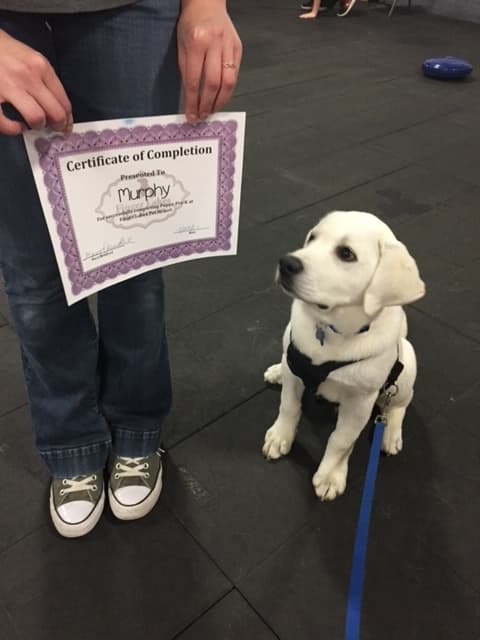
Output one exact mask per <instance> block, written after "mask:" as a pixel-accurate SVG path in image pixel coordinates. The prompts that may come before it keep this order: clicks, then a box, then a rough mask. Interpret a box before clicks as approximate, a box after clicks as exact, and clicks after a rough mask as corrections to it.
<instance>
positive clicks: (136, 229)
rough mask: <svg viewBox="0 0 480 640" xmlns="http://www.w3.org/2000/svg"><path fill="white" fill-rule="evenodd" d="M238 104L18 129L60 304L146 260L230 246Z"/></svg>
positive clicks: (152, 263) (238, 172) (233, 241)
mask: <svg viewBox="0 0 480 640" xmlns="http://www.w3.org/2000/svg"><path fill="white" fill-rule="evenodd" d="M244 133H245V114H244V113H223V114H216V115H215V116H213V117H212V119H211V120H209V121H208V122H205V123H200V124H198V125H195V126H192V125H190V124H188V123H186V121H185V118H184V117H183V116H159V117H149V118H135V119H128V120H109V121H102V122H89V123H81V124H77V125H75V127H74V130H73V133H71V134H70V135H69V136H63V135H60V134H58V133H53V132H52V133H46V132H34V131H28V132H26V133H25V134H24V139H25V145H26V148H27V153H28V157H29V160H30V164H31V166H32V171H33V175H34V179H35V183H36V186H37V190H38V193H39V197H40V201H41V204H42V208H43V212H44V215H45V219H46V223H47V226H48V230H49V233H50V237H51V240H52V244H53V248H54V251H55V256H56V259H57V262H58V266H59V269H60V275H61V277H62V282H63V286H64V289H65V294H66V298H67V302H68V304H73V303H74V302H76V301H77V300H80V299H82V298H85V297H86V296H89V295H90V294H92V293H94V292H96V291H99V290H100V289H104V288H105V287H108V286H110V285H112V284H115V283H117V282H121V281H122V280H126V279H128V278H131V277H133V276H135V275H137V274H140V273H144V272H145V271H150V270H152V269H155V268H158V267H161V266H166V265H169V264H173V263H176V262H183V261H186V260H194V259H196V258H204V257H212V256H224V255H232V254H235V253H236V251H237V237H238V221H239V211H240V193H241V181H242V165H243V147H244Z"/></svg>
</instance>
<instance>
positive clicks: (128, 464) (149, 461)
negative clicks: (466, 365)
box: [108, 451, 162, 520]
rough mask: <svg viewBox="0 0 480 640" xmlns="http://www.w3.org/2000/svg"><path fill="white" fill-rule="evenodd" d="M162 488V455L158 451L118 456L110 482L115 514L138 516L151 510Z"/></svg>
mask: <svg viewBox="0 0 480 640" xmlns="http://www.w3.org/2000/svg"><path fill="white" fill-rule="evenodd" d="M161 491H162V457H161V452H160V451H156V452H155V453H152V455H150V456H146V457H144V458H122V457H120V456H115V457H114V459H113V463H112V470H111V473H110V481H109V484H108V497H109V500H110V508H111V509H112V512H113V514H114V515H115V516H116V517H117V518H119V519H120V520H136V519H137V518H142V517H143V516H146V515H147V513H149V512H150V511H151V510H152V509H153V507H154V506H155V505H156V504H157V501H158V498H159V497H160V493H161Z"/></svg>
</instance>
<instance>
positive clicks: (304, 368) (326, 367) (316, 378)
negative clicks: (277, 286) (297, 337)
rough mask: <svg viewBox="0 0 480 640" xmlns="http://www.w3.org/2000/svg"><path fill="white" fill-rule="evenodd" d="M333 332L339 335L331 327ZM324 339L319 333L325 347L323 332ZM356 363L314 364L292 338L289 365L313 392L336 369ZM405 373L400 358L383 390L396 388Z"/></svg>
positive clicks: (361, 331) (330, 362) (366, 328)
mask: <svg viewBox="0 0 480 640" xmlns="http://www.w3.org/2000/svg"><path fill="white" fill-rule="evenodd" d="M330 328H331V329H332V330H333V331H335V332H336V333H338V331H336V330H335V329H334V328H333V327H330ZM368 329H369V327H362V329H360V331H359V333H364V332H365V331H368ZM321 335H322V337H321V338H320V337H319V336H318V333H317V338H318V339H319V340H320V342H321V344H322V345H323V339H324V333H323V332H321ZM355 362H361V361H360V360H342V361H338V360H328V361H327V362H322V364H313V363H312V359H311V358H309V357H308V356H306V355H305V354H304V353H302V352H301V351H299V350H298V349H297V347H296V346H295V345H294V343H293V340H292V337H291V336H290V344H289V345H288V349H287V364H288V367H289V369H290V371H291V372H292V373H293V375H295V376H297V378H300V379H301V380H302V382H303V384H304V385H305V387H306V388H307V389H310V390H311V391H316V390H317V389H318V387H319V386H320V385H321V384H322V382H325V380H326V379H327V378H328V376H329V375H330V374H331V373H332V371H335V370H336V369H341V368H342V367H346V366H348V365H349V364H354V363H355ZM402 371H403V363H402V362H400V360H399V358H398V357H397V360H396V361H395V363H394V365H393V367H392V368H391V370H390V373H389V374H388V377H387V380H386V381H385V384H384V385H383V387H382V389H388V388H390V387H392V386H394V385H395V384H396V382H397V380H398V377H399V376H400V374H401V373H402Z"/></svg>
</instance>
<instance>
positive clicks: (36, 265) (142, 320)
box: [0, 0, 180, 477]
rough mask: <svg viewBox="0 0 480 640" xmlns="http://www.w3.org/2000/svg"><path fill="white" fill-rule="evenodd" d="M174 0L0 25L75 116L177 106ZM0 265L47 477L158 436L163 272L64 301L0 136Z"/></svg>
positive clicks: (32, 202)
mask: <svg viewBox="0 0 480 640" xmlns="http://www.w3.org/2000/svg"><path fill="white" fill-rule="evenodd" d="M178 13H179V0H143V1H140V2H137V3H135V4H133V5H130V6H126V7H123V8H120V9H115V10H107V11H101V12H95V13H84V14H74V15H71V14H70V15H67V14H64V15H60V14H49V15H39V14H26V13H13V12H6V11H0V29H3V30H4V31H6V32H7V33H9V34H10V35H12V36H13V37H15V38H17V39H19V40H21V41H22V42H25V43H26V44H28V45H30V46H31V47H33V48H35V49H36V50H38V51H40V52H41V53H43V54H44V55H45V56H46V57H47V58H48V59H49V60H50V62H51V63H52V65H53V66H54V68H55V69H56V71H57V73H58V76H59V77H60V79H61V81H62V83H63V85H64V86H65V89H66V91H67V94H68V95H69V97H70V100H71V101H72V105H73V115H74V120H75V121H77V122H81V121H89V120H102V119H108V118H123V117H134V116H149V115H157V114H167V113H176V112H177V111H178V103H179V95H180V80H179V73H178V67H177V51H176V23H177V18H178ZM0 267H1V270H2V274H3V278H4V281H5V290H6V293H7V296H8V300H9V304H10V308H11V313H12V317H13V322H14V325H15V330H16V332H17V335H18V337H19V340H20V345H21V353H22V359H23V364H24V371H25V380H26V384H27V390H28V395H29V401H30V407H31V414H32V420H33V425H34V430H35V436H36V444H37V447H38V450H39V452H40V455H41V456H42V458H43V459H44V460H45V462H46V464H47V466H48V468H49V470H50V472H51V474H52V475H53V476H55V477H72V476H76V475H82V474H88V473H92V472H93V471H98V470H100V469H102V468H103V467H104V466H105V464H106V460H107V457H108V455H109V451H110V448H111V447H112V445H113V450H114V452H115V453H116V454H117V455H122V456H131V457H137V456H143V455H148V454H150V453H152V452H153V451H155V450H156V449H157V448H158V446H159V443H160V430H161V424H162V420H163V418H164V417H165V415H166V414H167V413H168V411H169V409H170V405H171V383H170V370H169V363H168V353H167V344H166V339H165V323H164V287H163V279H162V273H161V270H160V269H157V270H155V271H151V272H149V273H146V274H143V275H140V276H137V277H135V278H133V279H131V280H128V281H126V282H125V283H122V284H118V285H115V286H112V287H110V288H108V289H106V290H104V291H102V292H100V293H99V294H98V330H97V327H96V325H95V322H94V319H93V317H92V315H91V313H90V310H89V306H88V303H87V301H81V302H78V303H76V304H74V305H73V306H71V307H68V306H67V304H66V302H65V296H64V293H63V288H62V284H61V281H60V276H59V272H58V268H57V264H56V261H55V258H54V254H53V250H52V246H51V242H50V239H49V235H48V232H47V227H46V224H45V221H44V217H43V213H42V210H41V207H40V202H39V200H38V196H37V193H36V189H35V185H34V182H33V178H32V174H31V170H30V167H29V164H28V161H27V157H26V154H25V150H24V145H23V141H22V139H20V138H18V137H17V138H7V137H5V136H0Z"/></svg>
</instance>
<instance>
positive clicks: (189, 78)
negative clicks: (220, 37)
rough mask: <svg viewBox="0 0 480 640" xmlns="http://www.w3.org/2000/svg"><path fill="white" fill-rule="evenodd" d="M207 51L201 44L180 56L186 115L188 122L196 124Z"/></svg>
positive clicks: (195, 45)
mask: <svg viewBox="0 0 480 640" xmlns="http://www.w3.org/2000/svg"><path fill="white" fill-rule="evenodd" d="M205 53H206V50H205V48H204V47H202V46H201V45H200V44H199V43H197V44H192V46H191V48H189V49H187V50H183V51H182V53H181V55H180V56H179V61H180V70H181V73H182V80H183V93H184V97H185V114H186V116H187V120H188V122H190V123H191V124H194V123H195V122H197V120H198V119H199V115H200V113H199V102H200V88H201V81H202V71H203V64H204V61H205Z"/></svg>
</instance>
